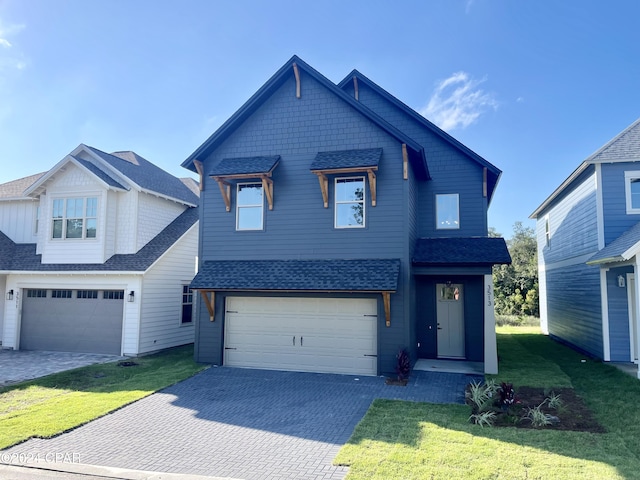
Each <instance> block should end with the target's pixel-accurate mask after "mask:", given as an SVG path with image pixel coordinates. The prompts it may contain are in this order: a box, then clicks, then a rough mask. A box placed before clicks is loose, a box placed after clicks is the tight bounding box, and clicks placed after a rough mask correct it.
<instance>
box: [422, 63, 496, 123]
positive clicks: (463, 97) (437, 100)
mask: <svg viewBox="0 0 640 480" xmlns="http://www.w3.org/2000/svg"><path fill="white" fill-rule="evenodd" d="M485 81H486V79H482V80H476V79H474V78H471V77H469V74H467V73H466V72H456V73H454V74H453V75H451V76H450V77H449V78H446V79H444V80H442V81H440V82H439V83H438V84H437V85H436V88H435V91H434V92H433V94H432V95H431V98H430V99H429V103H428V104H427V106H426V107H424V108H423V109H422V110H420V113H421V114H422V115H424V116H425V117H427V118H428V119H429V120H431V121H432V122H434V123H435V124H436V125H438V126H439V127H440V128H442V129H443V130H453V129H455V128H457V127H462V128H465V127H468V126H469V125H471V124H472V123H474V122H476V120H478V118H479V117H480V115H482V114H483V113H485V112H486V111H487V110H490V109H493V110H495V109H497V108H498V102H497V101H496V99H495V98H494V95H493V94H491V93H486V92H485V91H483V90H482V89H480V88H479V86H480V84H482V83H483V82H485Z"/></svg>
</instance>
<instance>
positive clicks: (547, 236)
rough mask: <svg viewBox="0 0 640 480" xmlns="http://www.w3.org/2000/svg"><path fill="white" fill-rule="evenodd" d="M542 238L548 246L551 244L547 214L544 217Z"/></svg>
mask: <svg viewBox="0 0 640 480" xmlns="http://www.w3.org/2000/svg"><path fill="white" fill-rule="evenodd" d="M544 239H545V243H546V244H547V247H548V246H549V245H550V244H551V229H550V228H549V215H547V216H546V217H544Z"/></svg>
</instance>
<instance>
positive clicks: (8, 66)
mask: <svg viewBox="0 0 640 480" xmlns="http://www.w3.org/2000/svg"><path fill="white" fill-rule="evenodd" d="M24 28H25V26H24V25H17V24H16V25H5V24H3V23H2V21H1V20H0V52H2V51H5V52H6V53H2V54H0V72H2V71H4V72H5V73H6V71H8V70H23V69H24V68H26V66H27V62H26V61H25V59H24V55H23V54H22V52H20V51H16V48H15V46H14V44H13V43H11V42H10V41H9V37H12V36H14V35H17V34H18V33H20V32H21V31H22V30H24Z"/></svg>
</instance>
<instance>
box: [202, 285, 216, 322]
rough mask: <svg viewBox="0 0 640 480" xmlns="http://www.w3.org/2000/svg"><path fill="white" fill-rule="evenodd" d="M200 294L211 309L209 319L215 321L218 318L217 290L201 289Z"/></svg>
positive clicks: (209, 309)
mask: <svg viewBox="0 0 640 480" xmlns="http://www.w3.org/2000/svg"><path fill="white" fill-rule="evenodd" d="M200 296H201V297H202V300H204V304H205V305H206V306H207V310H208V311H209V321H211V322H214V321H215V320H216V314H215V312H216V292H214V291H213V290H200Z"/></svg>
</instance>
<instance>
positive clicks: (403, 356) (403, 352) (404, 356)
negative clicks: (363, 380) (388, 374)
mask: <svg viewBox="0 0 640 480" xmlns="http://www.w3.org/2000/svg"><path fill="white" fill-rule="evenodd" d="M409 373H411V357H410V356H409V352H408V351H407V349H406V348H402V349H400V351H399V352H398V354H397V355H396V375H397V377H396V378H387V380H386V383H387V384H388V385H402V386H405V385H406V384H407V382H408V381H409Z"/></svg>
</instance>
